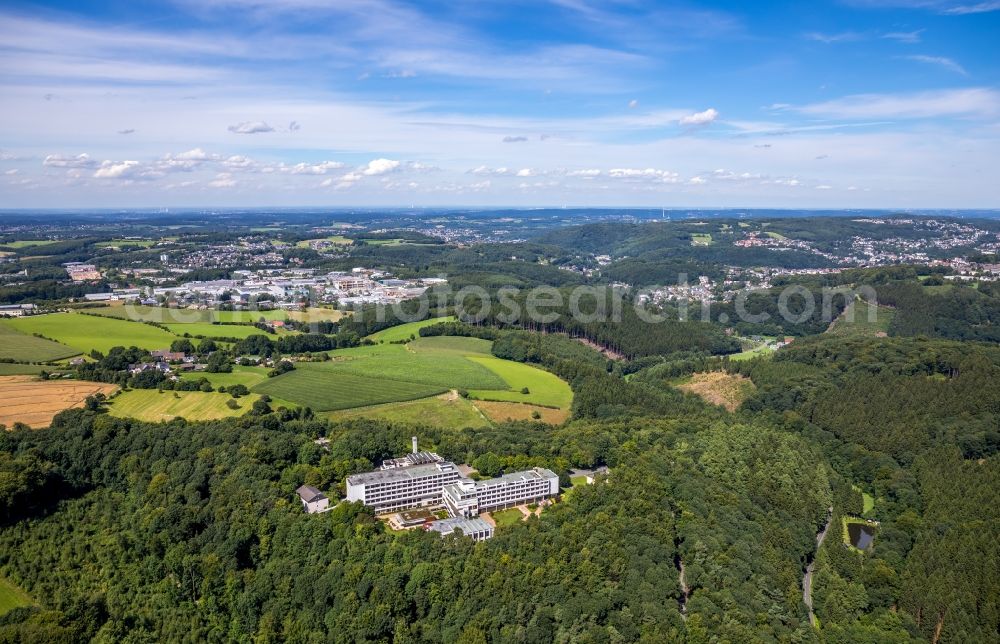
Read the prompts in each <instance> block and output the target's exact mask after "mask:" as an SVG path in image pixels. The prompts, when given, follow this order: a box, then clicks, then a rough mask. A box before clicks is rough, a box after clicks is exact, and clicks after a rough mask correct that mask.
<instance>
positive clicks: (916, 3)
mask: <svg viewBox="0 0 1000 644" xmlns="http://www.w3.org/2000/svg"><path fill="white" fill-rule="evenodd" d="M850 2H851V4H854V5H857V6H860V7H869V8H875V9H898V8H904V9H926V10H928V11H934V12H936V13H943V14H946V15H954V16H961V15H966V14H974V13H988V12H991V11H1000V0H982V1H981V2H972V3H969V2H963V1H961V0H850Z"/></svg>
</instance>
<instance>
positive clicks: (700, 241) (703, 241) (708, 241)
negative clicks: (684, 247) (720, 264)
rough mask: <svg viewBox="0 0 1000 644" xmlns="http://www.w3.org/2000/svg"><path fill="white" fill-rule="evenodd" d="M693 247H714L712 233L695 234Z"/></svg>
mask: <svg viewBox="0 0 1000 644" xmlns="http://www.w3.org/2000/svg"><path fill="white" fill-rule="evenodd" d="M691 245H692V246H711V245H712V234H711V233H694V234H693V235H691Z"/></svg>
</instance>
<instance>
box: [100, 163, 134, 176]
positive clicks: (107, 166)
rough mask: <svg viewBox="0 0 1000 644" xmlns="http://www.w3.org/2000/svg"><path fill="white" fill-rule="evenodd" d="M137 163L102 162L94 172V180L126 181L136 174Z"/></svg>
mask: <svg viewBox="0 0 1000 644" xmlns="http://www.w3.org/2000/svg"><path fill="white" fill-rule="evenodd" d="M139 167H140V165H139V162H138V161H104V162H103V163H101V167H100V168H98V169H97V171H96V172H94V178H95V179H126V178H129V177H131V176H133V175H134V174H138V172H137V171H138V170H139Z"/></svg>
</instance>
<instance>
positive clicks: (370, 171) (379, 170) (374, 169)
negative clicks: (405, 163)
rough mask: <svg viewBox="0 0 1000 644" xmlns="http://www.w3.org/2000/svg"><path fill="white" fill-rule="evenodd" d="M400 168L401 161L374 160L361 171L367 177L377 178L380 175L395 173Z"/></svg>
mask: <svg viewBox="0 0 1000 644" xmlns="http://www.w3.org/2000/svg"><path fill="white" fill-rule="evenodd" d="M398 168H399V161H394V160H392V159H374V160H372V161H369V162H368V166H367V167H365V169H363V170H362V171H361V174H363V175H365V176H366V177H376V176H378V175H382V174H387V173H389V172H395V171H396V170H397V169H398Z"/></svg>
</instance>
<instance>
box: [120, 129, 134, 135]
mask: <svg viewBox="0 0 1000 644" xmlns="http://www.w3.org/2000/svg"><path fill="white" fill-rule="evenodd" d="M118 134H135V128H127V129H124V130H118Z"/></svg>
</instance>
